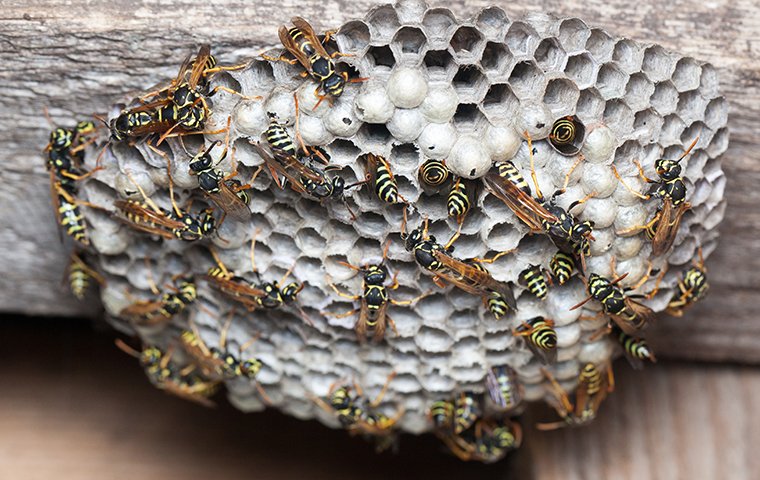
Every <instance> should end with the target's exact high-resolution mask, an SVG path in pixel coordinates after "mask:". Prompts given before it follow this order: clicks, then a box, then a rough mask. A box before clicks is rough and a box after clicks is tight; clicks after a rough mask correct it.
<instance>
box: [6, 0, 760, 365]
mask: <svg viewBox="0 0 760 480" xmlns="http://www.w3.org/2000/svg"><path fill="white" fill-rule="evenodd" d="M490 3H491V2H489V1H484V0H476V1H467V2H464V1H461V0H460V1H456V2H449V3H447V4H446V6H447V7H449V8H452V9H453V10H454V11H455V12H456V13H458V14H459V15H460V16H468V15H469V14H470V13H471V12H474V11H475V10H476V9H477V8H480V7H482V6H486V5H488V4H490ZM374 4H375V2H370V1H367V0H356V1H351V2H348V1H336V2H309V1H305V2H295V1H292V0H286V1H272V0H262V1H260V2H256V3H255V4H251V3H249V2H242V1H239V0H224V1H220V2H214V3H213V6H212V5H211V4H210V3H208V4H200V3H197V2H189V1H175V2H173V3H172V4H171V5H169V4H158V3H153V2H148V1H138V0H132V1H127V2H121V3H118V4H115V5H109V6H108V7H107V8H106V7H104V6H98V5H95V6H94V5H93V4H91V3H90V2H85V1H83V0H75V1H71V2H68V3H67V4H66V6H65V7H62V6H61V5H60V4H58V3H56V2H52V1H50V0H37V1H32V2H20V1H17V0H14V1H10V2H5V4H4V5H3V13H2V15H1V17H0V61H1V62H2V65H3V69H2V70H0V79H2V82H0V95H2V98H3V101H4V107H5V108H4V113H5V114H4V116H3V118H1V119H0V127H1V128H0V144H1V145H3V148H4V151H5V152H6V155H5V160H4V162H3V177H2V178H3V182H2V183H1V184H0V205H2V206H3V208H0V222H2V225H3V226H4V227H5V228H4V229H3V232H2V233H1V234H0V266H2V268H3V271H4V273H5V274H4V275H3V277H2V278H0V310H3V311H24V312H30V313H48V314H50V313H57V314H74V313H89V314H92V313H93V311H94V310H95V309H96V308H95V307H93V306H79V305H76V304H74V303H73V302H72V301H71V300H70V299H68V298H66V296H65V295H64V294H63V293H62V292H61V290H60V289H59V288H58V283H59V278H60V275H61V272H62V271H63V263H62V262H63V259H64V258H65V256H64V254H63V252H62V249H61V247H60V245H59V244H58V240H57V239H56V234H55V231H54V228H53V226H52V224H51V218H52V216H51V214H50V213H49V210H48V205H47V195H48V194H47V187H46V185H45V178H44V168H43V165H42V161H41V159H40V149H41V147H42V146H43V145H44V144H45V142H46V136H47V132H48V130H49V126H48V124H47V123H46V121H45V119H44V117H43V116H42V107H43V106H48V107H49V108H50V110H51V113H52V115H53V117H54V119H55V120H56V121H60V122H62V123H70V122H71V121H72V120H74V119H75V118H77V117H78V116H81V115H84V114H89V113H92V112H95V111H102V110H103V109H104V106H106V105H108V104H109V102H110V101H111V100H113V99H114V98H116V97H118V96H120V95H121V94H123V93H125V92H127V91H131V90H137V89H141V88H145V87H146V86H148V85H151V84H153V83H155V82H157V81H159V80H161V79H163V78H166V77H169V76H171V75H172V74H173V73H174V70H175V69H176V66H177V64H178V62H179V59H181V58H183V56H184V55H185V54H186V53H187V52H188V51H190V50H191V49H192V47H193V46H194V45H197V44H198V43H200V42H202V41H209V42H211V43H212V44H214V45H215V51H218V52H219V53H220V57H221V59H222V60H223V61H228V62H234V61H236V60H237V59H240V58H245V57H249V56H251V55H254V54H256V53H257V52H258V51H260V49H261V48H262V47H263V46H264V45H267V44H273V43H275V39H276V27H277V25H278V24H280V23H281V22H283V21H285V20H286V19H288V18H290V17H291V16H293V15H296V14H298V15H302V16H305V17H307V18H311V19H313V20H314V23H315V24H316V25H318V26H321V27H328V26H334V25H337V24H339V23H341V22H343V21H345V20H347V19H350V18H353V17H357V16H362V15H363V14H364V13H365V12H366V10H367V9H368V8H370V7H371V6H372V5H374ZM500 6H501V7H502V8H504V9H505V10H507V11H508V12H509V14H510V15H512V16H513V17H519V16H521V15H523V14H524V13H525V12H528V11H536V12H537V11H547V12H552V13H555V14H557V15H559V16H572V15H582V16H583V17H584V19H585V20H586V21H587V22H588V23H589V24H590V25H592V26H599V27H603V28H605V29H607V30H608V31H609V32H611V33H613V34H616V35H621V36H627V37H630V38H633V39H635V40H637V41H641V42H653V43H659V44H661V45H663V46H665V47H666V48H669V49H672V50H676V51H679V52H681V53H684V54H689V55H693V56H695V57H697V58H700V59H704V60H708V61H710V62H712V63H713V64H714V65H715V66H716V67H717V69H718V72H719V75H720V79H721V82H722V88H723V93H724V94H725V95H726V97H727V98H728V100H729V103H730V108H731V113H730V115H731V117H730V121H729V124H730V128H731V136H732V140H731V145H730V147H729V150H728V152H727V153H726V155H725V157H724V158H725V170H726V174H727V176H728V179H729V182H728V188H727V191H726V196H727V198H728V201H729V207H728V210H727V211H726V221H725V222H724V224H723V225H722V227H721V230H722V232H723V234H724V235H723V238H722V243H721V245H720V248H719V249H718V251H717V252H716V253H715V255H714V256H713V258H711V260H710V261H709V262H708V267H709V269H710V277H711V283H712V285H713V290H712V292H711V295H710V297H711V300H710V301H709V302H710V303H711V305H708V306H705V307H702V308H700V309H698V310H694V311H693V312H690V315H689V316H688V317H687V319H683V320H681V319H674V320H664V321H663V322H662V326H661V327H659V328H660V329H663V330H660V331H663V332H666V333H667V336H666V338H663V339H661V340H660V342H661V343H660V345H661V346H662V347H663V348H665V349H666V350H667V352H666V354H667V355H673V356H687V357H689V358H703V359H712V360H719V359H720V360H746V361H760V354H758V353H757V352H758V351H760V348H758V347H760V335H758V333H760V332H758V330H760V326H758V321H757V320H755V314H754V312H753V311H752V309H751V308H749V307H748V305H747V303H746V302H745V303H744V304H741V303H739V301H740V300H742V299H745V300H750V301H751V300H752V298H750V297H751V293H752V291H756V290H757V289H758V288H760V257H758V256H757V255H755V252H758V251H760V240H758V239H760V214H758V210H757V207H756V205H758V203H760V193H759V192H758V191H757V189H756V188H754V187H755V185H757V184H758V181H760V162H758V160H759V159H760V148H758V143H759V142H758V139H757V135H756V133H755V131H756V121H757V119H758V118H760V42H759V40H760V38H759V37H758V32H759V31H760V6H758V5H757V4H756V2H753V1H752V0H741V1H729V0H719V1H715V2H699V1H697V0H676V1H674V2H670V3H669V4H668V11H667V12H663V11H662V7H661V6H660V4H659V3H658V2H656V1H654V0H646V1H643V2H633V3H632V2H628V1H625V0H588V1H581V0H563V1H559V0H549V1H545V2H540V3H532V4H531V3H527V4H526V3H515V2H500ZM755 303H757V302H756V301H755ZM718 325H719V326H718Z"/></svg>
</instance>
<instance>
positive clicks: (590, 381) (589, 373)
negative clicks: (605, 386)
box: [578, 362, 603, 397]
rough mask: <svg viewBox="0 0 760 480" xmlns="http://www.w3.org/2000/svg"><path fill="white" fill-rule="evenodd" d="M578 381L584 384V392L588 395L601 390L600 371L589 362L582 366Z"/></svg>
mask: <svg viewBox="0 0 760 480" xmlns="http://www.w3.org/2000/svg"><path fill="white" fill-rule="evenodd" d="M578 382H579V384H580V385H584V386H585V389H586V393H587V394H588V395H589V396H590V397H591V396H594V395H596V394H597V393H599V392H600V391H601V390H602V382H603V380H602V373H601V372H600V371H599V369H598V368H596V365H594V364H593V363H590V362H589V363H587V364H586V365H584V366H583V370H581V373H580V375H579V376H578Z"/></svg>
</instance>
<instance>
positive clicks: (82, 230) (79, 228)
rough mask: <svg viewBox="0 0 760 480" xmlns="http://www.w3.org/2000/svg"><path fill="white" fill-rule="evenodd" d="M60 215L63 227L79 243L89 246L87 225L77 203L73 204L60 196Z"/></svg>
mask: <svg viewBox="0 0 760 480" xmlns="http://www.w3.org/2000/svg"><path fill="white" fill-rule="evenodd" d="M58 214H59V216H60V218H61V226H62V227H63V228H64V230H65V231H66V235H68V236H70V237H71V238H73V239H74V240H76V241H77V242H79V243H81V244H83V245H88V244H89V239H88V238H87V224H86V223H85V220H84V217H83V216H82V211H81V210H80V209H79V206H78V205H77V204H75V203H71V202H69V201H68V199H66V198H65V197H64V196H62V195H59V196H58Z"/></svg>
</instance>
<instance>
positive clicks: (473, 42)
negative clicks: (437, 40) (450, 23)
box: [450, 26, 484, 58]
mask: <svg viewBox="0 0 760 480" xmlns="http://www.w3.org/2000/svg"><path fill="white" fill-rule="evenodd" d="M483 43H484V39H483V34H482V33H480V32H479V31H478V30H477V29H476V28H475V27H467V26H465V27H459V28H458V29H457V31H456V32H455V33H454V36H453V37H451V42H450V44H451V48H452V50H454V54H455V55H457V56H458V57H460V58H473V57H479V56H480V52H481V50H482V49H483Z"/></svg>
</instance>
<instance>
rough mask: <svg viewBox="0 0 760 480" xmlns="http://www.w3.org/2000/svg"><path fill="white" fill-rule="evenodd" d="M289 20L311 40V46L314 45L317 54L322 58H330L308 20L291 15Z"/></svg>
mask: <svg viewBox="0 0 760 480" xmlns="http://www.w3.org/2000/svg"><path fill="white" fill-rule="evenodd" d="M290 21H291V22H292V23H293V25H295V27H296V28H297V29H299V30H301V32H302V33H303V34H304V36H305V37H306V39H307V40H308V41H309V42H311V44H312V46H313V47H314V51H315V52H317V55H319V56H320V57H323V58H330V55H329V54H328V53H327V51H326V50H325V47H324V45H322V42H321V41H320V40H319V38H318V37H317V34H316V33H314V28H313V27H312V26H311V24H310V23H309V22H307V21H306V20H304V19H303V18H301V17H293V18H292V19H291V20H290Z"/></svg>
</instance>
